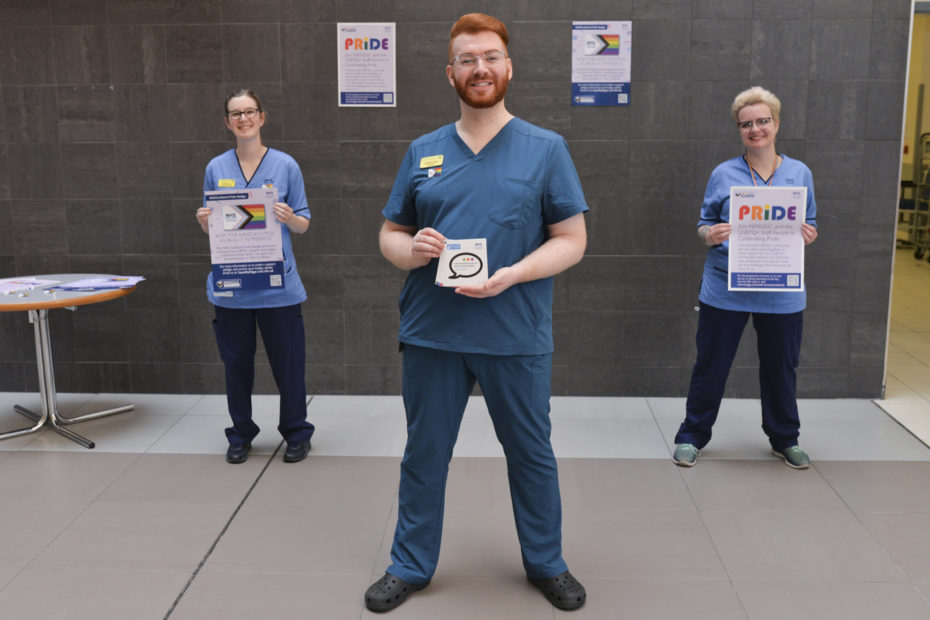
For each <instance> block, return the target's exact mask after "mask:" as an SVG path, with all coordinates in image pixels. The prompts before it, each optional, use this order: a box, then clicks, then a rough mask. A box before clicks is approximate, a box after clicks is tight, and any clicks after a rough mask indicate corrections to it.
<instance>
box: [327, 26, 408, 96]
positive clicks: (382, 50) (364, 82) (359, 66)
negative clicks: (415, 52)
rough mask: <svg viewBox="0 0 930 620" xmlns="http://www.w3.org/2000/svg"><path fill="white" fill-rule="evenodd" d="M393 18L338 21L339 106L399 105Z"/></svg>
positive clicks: (395, 38)
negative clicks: (368, 20) (355, 21)
mask: <svg viewBox="0 0 930 620" xmlns="http://www.w3.org/2000/svg"><path fill="white" fill-rule="evenodd" d="M396 43H397V37H396V36H395V28H394V23H393V22H383V23H369V24H361V23H338V24H336V44H337V47H338V49H337V56H336V58H337V62H338V67H337V74H338V79H339V106H340V107H356V108H358V107H369V108H393V107H395V106H397V78H396V62H395V54H396V47H397V46H396Z"/></svg>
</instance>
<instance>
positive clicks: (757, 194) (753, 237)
mask: <svg viewBox="0 0 930 620" xmlns="http://www.w3.org/2000/svg"><path fill="white" fill-rule="evenodd" d="M806 213H807V188H806V187H768V186H766V187H752V186H748V187H739V186H734V187H731V188H730V240H729V264H728V266H727V271H728V273H727V288H728V290H731V291H779V292H799V291H803V290H804V237H802V236H801V224H803V223H804V218H805V216H806Z"/></svg>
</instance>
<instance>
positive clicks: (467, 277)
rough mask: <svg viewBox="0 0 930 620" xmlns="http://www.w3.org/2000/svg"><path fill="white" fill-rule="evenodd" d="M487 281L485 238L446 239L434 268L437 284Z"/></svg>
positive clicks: (453, 284)
mask: <svg viewBox="0 0 930 620" xmlns="http://www.w3.org/2000/svg"><path fill="white" fill-rule="evenodd" d="M487 281H488V240H487V239H446V246H445V247H444V248H443V249H442V254H440V255H439V267H438V268H437V269H436V284H437V285H438V286H462V285H465V284H483V283H485V282H487Z"/></svg>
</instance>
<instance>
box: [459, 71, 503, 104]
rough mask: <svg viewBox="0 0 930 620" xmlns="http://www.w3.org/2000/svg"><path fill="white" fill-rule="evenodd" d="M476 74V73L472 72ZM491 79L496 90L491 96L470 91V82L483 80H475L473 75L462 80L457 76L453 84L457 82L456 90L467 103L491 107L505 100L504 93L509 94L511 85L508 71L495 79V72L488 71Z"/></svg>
mask: <svg viewBox="0 0 930 620" xmlns="http://www.w3.org/2000/svg"><path fill="white" fill-rule="evenodd" d="M472 75H474V74H472ZM488 77H489V78H490V79H489V81H490V82H492V83H493V84H494V91H493V92H492V93H490V95H491V96H489V97H487V96H486V97H475V96H474V95H472V94H471V93H470V92H468V82H477V81H483V80H475V79H473V78H472V77H471V76H469V78H468V79H465V80H460V79H459V78H457V77H456V78H455V79H454V80H453V84H455V92H457V93H458V94H459V98H460V99H461V100H462V101H464V102H465V103H466V104H467V105H469V106H471V107H473V108H491V107H494V106H495V105H497V104H498V103H500V102H501V101H503V99H504V95H506V94H507V86H509V85H510V78H509V77H508V76H507V74H506V73H504V75H502V76H501V77H499V78H497V79H494V74H493V73H490V72H489V73H488Z"/></svg>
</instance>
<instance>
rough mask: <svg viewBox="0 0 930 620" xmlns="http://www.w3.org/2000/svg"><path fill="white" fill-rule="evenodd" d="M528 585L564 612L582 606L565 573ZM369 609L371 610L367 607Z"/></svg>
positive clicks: (571, 579)
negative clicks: (532, 586)
mask: <svg viewBox="0 0 930 620" xmlns="http://www.w3.org/2000/svg"><path fill="white" fill-rule="evenodd" d="M527 579H529V580H530V583H531V584H533V585H534V586H536V587H537V588H539V591H540V592H542V593H543V594H544V595H545V596H546V598H547V599H549V602H550V603H552V604H553V605H555V606H556V607H558V608H559V609H564V610H565V611H572V610H573V609H578V608H579V607H581V606H582V605H584V601H585V597H586V596H587V595H586V594H585V591H584V586H583V585H581V584H580V583H578V580H577V579H575V578H574V577H572V574H571V573H570V572H568V571H565V572H564V573H562V574H561V575H556V576H555V577H550V578H549V579H533V578H531V577H527ZM369 609H371V608H370V607H369Z"/></svg>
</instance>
